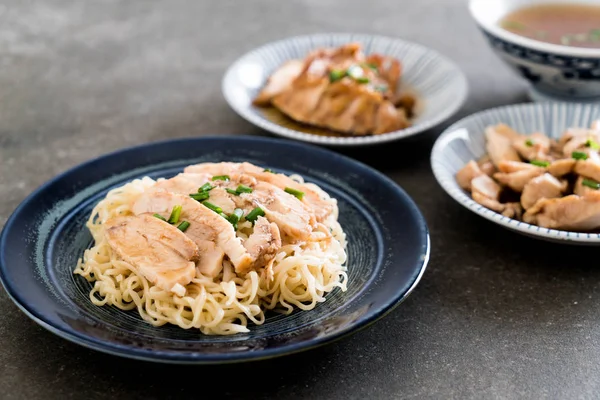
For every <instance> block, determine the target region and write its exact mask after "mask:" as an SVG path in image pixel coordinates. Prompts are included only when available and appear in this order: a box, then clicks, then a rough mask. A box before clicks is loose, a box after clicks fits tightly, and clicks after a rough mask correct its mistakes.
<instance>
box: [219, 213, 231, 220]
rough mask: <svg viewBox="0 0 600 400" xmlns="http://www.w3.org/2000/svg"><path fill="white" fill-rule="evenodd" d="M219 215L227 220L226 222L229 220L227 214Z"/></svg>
mask: <svg viewBox="0 0 600 400" xmlns="http://www.w3.org/2000/svg"><path fill="white" fill-rule="evenodd" d="M219 215H220V216H221V217H223V218H225V219H226V220H229V217H228V216H227V214H225V213H224V212H220V213H219Z"/></svg>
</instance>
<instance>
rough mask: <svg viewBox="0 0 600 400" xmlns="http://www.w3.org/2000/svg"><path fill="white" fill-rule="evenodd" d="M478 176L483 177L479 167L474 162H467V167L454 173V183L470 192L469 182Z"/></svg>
mask: <svg viewBox="0 0 600 400" xmlns="http://www.w3.org/2000/svg"><path fill="white" fill-rule="evenodd" d="M479 175H483V171H481V169H480V168H479V165H477V163H476V162H475V161H469V162H468V163H467V165H465V166H464V167H462V169H461V170H460V171H458V172H457V173H456V181H457V182H458V185H459V186H460V187H461V188H463V189H464V190H468V191H471V181H472V180H473V179H475V178H477V177H478V176H479Z"/></svg>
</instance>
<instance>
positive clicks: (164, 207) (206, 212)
mask: <svg viewBox="0 0 600 400" xmlns="http://www.w3.org/2000/svg"><path fill="white" fill-rule="evenodd" d="M176 205H180V206H182V211H181V217H180V219H181V220H185V221H188V222H189V223H190V226H189V227H188V229H187V230H186V231H185V234H186V235H187V236H188V237H189V238H190V239H192V240H193V241H194V242H195V243H196V244H197V245H198V247H199V248H200V250H201V252H200V261H199V267H198V269H199V270H200V271H201V272H203V273H207V274H209V275H210V276H213V274H214V273H217V274H218V272H220V269H221V266H222V260H223V256H222V253H223V252H224V253H225V254H226V255H227V256H228V257H229V260H230V261H231V263H232V264H233V266H234V267H235V270H236V272H238V273H244V272H246V271H248V270H249V269H251V268H252V262H253V259H252V257H251V256H250V255H249V254H248V252H247V251H246V249H245V248H244V246H243V245H242V241H241V239H240V238H238V237H237V236H236V232H235V230H234V229H233V226H232V225H231V224H230V223H229V221H227V220H226V219H225V218H223V217H222V216H220V215H219V214H217V213H215V212H214V211H212V210H210V209H208V208H207V207H205V206H203V205H202V204H200V203H199V202H197V201H196V200H194V199H192V198H191V197H189V196H186V195H181V194H176V193H169V192H150V193H144V194H142V195H141V196H140V197H139V198H138V199H137V200H136V202H135V203H134V204H133V207H132V210H133V212H134V214H144V213H152V214H154V213H158V214H160V215H162V216H163V217H165V218H166V217H168V216H169V214H170V212H171V210H172V209H173V207H174V206H176Z"/></svg>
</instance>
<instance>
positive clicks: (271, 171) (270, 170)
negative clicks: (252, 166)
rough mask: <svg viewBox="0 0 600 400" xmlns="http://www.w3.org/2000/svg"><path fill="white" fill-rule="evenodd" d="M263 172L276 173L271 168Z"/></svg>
mask: <svg viewBox="0 0 600 400" xmlns="http://www.w3.org/2000/svg"><path fill="white" fill-rule="evenodd" d="M263 172H270V173H272V174H274V173H275V171H273V170H272V169H271V168H265V169H263Z"/></svg>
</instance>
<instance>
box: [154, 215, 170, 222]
mask: <svg viewBox="0 0 600 400" xmlns="http://www.w3.org/2000/svg"><path fill="white" fill-rule="evenodd" d="M153 216H154V217H156V218H158V219H160V220H163V221H165V222H167V219H166V218H165V217H163V216H162V215H160V214H153Z"/></svg>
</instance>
